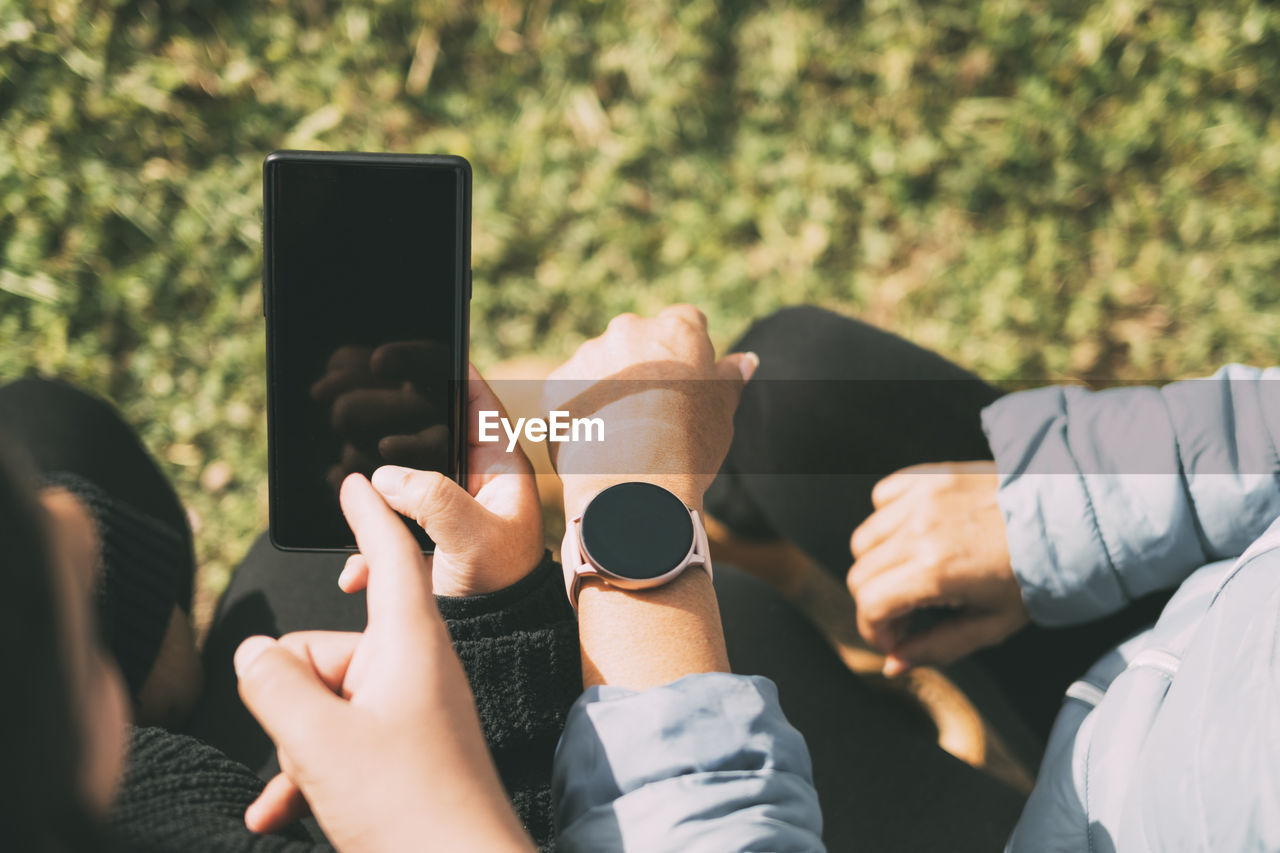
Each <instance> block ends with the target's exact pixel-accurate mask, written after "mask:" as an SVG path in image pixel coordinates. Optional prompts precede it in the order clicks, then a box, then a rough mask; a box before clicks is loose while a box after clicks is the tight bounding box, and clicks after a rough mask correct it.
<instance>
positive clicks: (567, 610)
mask: <svg viewBox="0 0 1280 853" xmlns="http://www.w3.org/2000/svg"><path fill="white" fill-rule="evenodd" d="M436 600H437V601H438V602H439V604H440V612H441V614H442V615H443V616H444V618H445V621H446V623H447V624H448V626H449V632H450V634H451V635H452V636H453V643H454V648H456V649H457V652H458V657H460V658H461V659H462V665H463V667H464V668H465V669H466V671H467V677H468V679H469V680H470V682H471V689H472V692H473V693H474V694H475V698H476V709H477V711H478V712H479V714H480V724H481V726H482V727H483V729H484V735H485V740H486V741H487V742H488V744H489V749H490V751H491V752H492V754H493V759H494V763H495V764H497V766H498V773H499V775H500V776H501V777H502V781H503V784H504V785H506V788H507V793H508V794H509V795H510V796H511V801H512V804H513V805H514V806H515V809H516V814H518V815H519V816H520V819H521V821H522V822H523V823H524V826H525V829H526V830H528V832H529V834H530V835H531V836H532V837H533V840H534V841H535V842H536V843H537V844H538V845H539V846H540V847H542V848H543V849H544V850H546V849H552V848H553V847H554V815H553V811H552V805H551V762H552V759H553V758H554V757H555V749H556V743H557V742H558V741H559V739H560V733H561V731H562V730H563V729H564V723H565V718H566V716H567V715H568V712H569V707H570V706H571V705H572V704H573V702H574V700H576V699H577V698H578V696H579V695H580V694H581V693H582V663H581V657H580V654H579V647H578V622H577V618H576V614H575V613H574V612H573V608H572V607H571V606H570V605H569V600H568V597H567V596H566V595H565V591H564V581H563V575H562V573H561V571H560V567H559V565H558V564H557V563H555V562H553V561H552V559H551V554H550V552H546V553H545V554H544V555H543V558H542V562H541V563H540V564H539V565H538V567H537V568H536V569H534V570H533V572H531V573H530V574H529V575H528V576H527V577H526V578H524V579H523V580H522V581H520V582H519V583H516V584H514V585H513V586H510V587H508V588H506V589H504V590H500V591H498V592H495V593H491V594H488V595H478V596H471V597H468V598H443V597H439V598H437V599H436Z"/></svg>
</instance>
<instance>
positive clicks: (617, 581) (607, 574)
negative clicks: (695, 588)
mask: <svg viewBox="0 0 1280 853" xmlns="http://www.w3.org/2000/svg"><path fill="white" fill-rule="evenodd" d="M560 557H561V561H562V563H563V567H564V586H565V592H567V593H568V594H569V602H570V603H571V604H572V605H573V607H574V609H575V610H576V609H577V608H578V590H579V589H580V587H581V586H582V580H583V578H588V577H598V578H600V579H601V580H603V581H604V582H605V583H607V584H609V585H610V586H616V587H619V588H621V589H632V590H640V589H651V588H653V587H658V586H662V585H663V584H667V583H670V582H671V581H673V580H675V579H676V578H677V577H679V576H680V574H681V573H682V572H683V571H684V570H685V569H687V568H689V567H690V566H701V567H702V568H704V569H706V571H707V574H708V575H710V574H711V556H710V554H709V553H708V547H707V531H706V528H705V527H704V526H703V524H702V518H701V517H700V516H699V515H698V513H697V511H696V510H692V509H689V507H687V506H685V505H684V502H683V501H682V500H680V498H678V497H676V496H675V495H674V494H672V493H671V492H669V491H667V490H666V489H664V488H662V487H661V486H655V485H653V484H652V483H642V482H635V483H619V484H617V485H616V486H610V487H609V488H607V489H605V490H604V491H602V492H599V493H597V494H596V496H595V497H593V498H592V499H591V501H590V503H588V504H587V508H586V509H585V510H583V511H582V515H580V516H578V517H577V518H575V519H573V520H572V521H571V522H569V529H568V530H567V531H565V536H564V547H563V549H562V550H561V555H560Z"/></svg>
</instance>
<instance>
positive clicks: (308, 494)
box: [263, 152, 471, 550]
mask: <svg viewBox="0 0 1280 853" xmlns="http://www.w3.org/2000/svg"><path fill="white" fill-rule="evenodd" d="M263 177H264V188H263V193H264V253H265V257H264V270H263V278H264V310H265V312H266V315H267V361H268V374H269V375H268V380H269V386H268V400H269V404H268V408H269V413H268V420H269V430H268V432H269V445H270V446H269V450H270V458H271V463H270V476H269V479H270V505H271V536H272V541H273V542H275V544H276V545H277V546H278V547H281V548H289V549H294V548H296V549H307V550H311V549H316V550H330V549H337V550H342V549H350V548H353V547H354V546H355V537H354V536H353V534H352V533H351V530H350V528H349V527H348V526H347V524H346V521H345V519H344V518H343V517H342V512H341V509H340V507H339V505H338V497H337V496H338V487H339V486H340V484H341V483H342V480H343V479H344V478H345V477H346V476H347V475H348V474H351V473H353V472H358V473H361V474H364V475H365V476H369V475H371V474H372V473H373V471H374V469H376V468H377V467H379V466H380V465H384V464H393V465H403V466H406V467H410V468H418V469H423V470H430V471H441V472H443V473H446V474H448V475H450V476H452V477H454V478H458V477H460V476H461V474H462V472H461V464H462V462H463V457H464V447H465V444H464V442H465V436H464V435H463V431H464V427H463V424H464V423H465V420H464V415H465V396H464V395H465V377H466V372H465V371H466V364H467V361H466V359H467V356H466V344H467V329H466V325H467V300H468V298H469V296H470V293H469V289H470V188H471V174H470V168H469V166H468V165H467V163H466V161H465V160H462V159H461V158H456V157H417V156H412V155H373V154H349V155H344V154H313V153H307V152H278V153H276V154H273V155H271V156H270V157H268V158H267V161H266V163H265V164H264V170H263ZM408 526H409V528H410V530H412V531H413V532H414V534H415V535H416V536H417V537H418V539H419V541H420V542H421V544H422V546H423V547H424V548H425V549H430V548H431V547H432V544H431V541H430V539H429V538H427V536H426V534H425V533H423V532H422V531H421V530H420V529H419V528H418V526H417V525H416V524H412V523H410V524H409V525H408Z"/></svg>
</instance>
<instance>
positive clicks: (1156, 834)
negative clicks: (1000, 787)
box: [983, 366, 1280, 853]
mask: <svg viewBox="0 0 1280 853" xmlns="http://www.w3.org/2000/svg"><path fill="white" fill-rule="evenodd" d="M983 426H984V428H985V429H986V431H987V435H988V438H989V439H990V442H991V447H992V450H993V451H994V453H995V457H996V462H997V465H998V467H999V469H1000V472H1001V485H1000V492H999V501H1000V506H1001V509H1002V510H1003V512H1004V516H1005V522H1006V525H1007V528H1008V539H1009V548H1010V553H1011V555H1012V558H1013V568H1014V572H1015V573H1016V574H1017V576H1018V581H1019V583H1020V584H1021V587H1022V594H1023V598H1024V600H1025V601H1026V603H1027V606H1028V608H1029V610H1030V611H1031V614H1032V617H1033V618H1034V619H1035V620H1036V621H1037V622H1039V623H1041V624H1045V625H1065V624H1073V623H1080V622H1085V621H1088V620H1090V619H1093V618H1096V617H1099V616H1103V615H1105V614H1107V613H1111V612H1114V611H1116V610H1119V609H1121V608H1122V607H1124V606H1125V605H1126V603H1128V602H1129V601H1131V600H1132V599H1134V598H1136V597H1138V596H1140V595H1143V594H1144V593H1147V592H1150V591H1152V590H1156V589H1170V588H1175V587H1176V588H1177V592H1176V593H1175V594H1174V596H1173V598H1172V599H1171V600H1170V601H1169V603H1168V605H1167V606H1166V607H1165V609H1164V612H1163V613H1162V614H1161V616H1160V619H1159V620H1158V621H1157V623H1156V624H1155V625H1154V626H1153V627H1152V628H1151V629H1149V630H1147V631H1145V632H1143V633H1141V634H1139V635H1137V636H1135V637H1133V638H1132V639H1130V640H1128V641H1126V642H1125V643H1124V644H1122V645H1121V646H1120V647H1118V648H1117V649H1115V650H1114V651H1112V652H1111V653H1109V654H1108V655H1106V656H1105V657H1104V658H1103V659H1102V660H1100V661H1098V663H1097V664H1096V665H1095V666H1094V667H1093V668H1092V669H1091V670H1090V671H1089V672H1088V673H1087V674H1085V675H1084V677H1083V678H1081V679H1080V681H1078V682H1076V683H1075V684H1073V685H1072V686H1071V688H1070V689H1069V690H1068V692H1067V698H1066V701H1065V702H1064V705H1063V708H1062V711H1061V712H1060V714H1059V716H1058V719H1057V721H1056V723H1055V725H1054V729H1053V733H1052V735H1051V736H1050V741H1049V745H1048V749H1047V751H1046V753H1045V757H1044V761H1043V764H1042V766H1041V769H1040V775H1039V778H1038V780H1037V782H1036V787H1035V790H1034V792H1033V793H1032V795H1031V798H1030V799H1029V801H1028V802H1027V805H1026V808H1025V810H1024V811H1023V814H1022V817H1021V819H1020V820H1019V822H1018V825H1017V827H1016V828H1015V830H1014V833H1013V836H1012V838H1011V839H1010V841H1009V845H1008V849H1009V850H1012V851H1035V853H1050V851H1112V850H1118V851H1147V850H1205V851H1215V853H1216V851H1233V853H1234V851H1252V850H1280V521H1278V520H1277V519H1278V518H1280V450H1278V448H1280V369H1278V368H1272V369H1270V370H1266V371H1263V370H1257V369H1253V368H1247V367H1240V366H1232V367H1228V368H1225V369H1223V370H1221V371H1219V372H1218V373H1217V374H1215V375H1214V376H1213V377H1211V378H1209V379H1201V380H1191V381H1187V382H1178V383H1174V384H1172V385H1168V386H1165V387H1164V388H1162V389H1153V388H1120V389H1111V390H1106V391H1100V392H1089V391H1085V390H1083V389H1079V388H1061V387H1059V388H1043V389H1038V390H1035V391H1028V392H1023V393H1018V394H1012V395H1010V396H1008V397H1005V398H1004V399H1002V400H1000V401H998V402H996V403H994V404H993V405H991V406H990V407H988V408H987V409H986V410H985V411H984V412H983Z"/></svg>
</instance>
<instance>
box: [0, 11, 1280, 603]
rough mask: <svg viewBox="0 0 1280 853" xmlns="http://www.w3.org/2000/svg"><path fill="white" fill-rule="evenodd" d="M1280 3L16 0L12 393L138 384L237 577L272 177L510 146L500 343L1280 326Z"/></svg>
mask: <svg viewBox="0 0 1280 853" xmlns="http://www.w3.org/2000/svg"><path fill="white" fill-rule="evenodd" d="M1278 106H1280V10H1278V9H1277V8H1276V7H1275V6H1274V5H1272V4H1269V3H1259V2H1225V3H1186V2H1179V3H1154V2H1145V0H1102V2H1094V3H1080V2H1065V0H1044V2H1013V0H973V2H960V1H959V0H939V2H932V3H918V2H910V0H865V2H863V3H861V4H859V3H851V2H845V1H844V0H825V2H823V1H822V0H818V1H817V2H801V3H786V2H757V3H745V2H732V1H731V0H722V2H718V3H717V2H710V0H689V2H680V1H679V0H662V2H656V1H655V2H630V3H604V2H574V3H569V2H563V3H562V2H548V0H534V2H530V3H516V2H510V0H487V2H480V3H475V4H469V5H465V6H464V5H463V4H454V3H445V2H412V1H411V0H377V1H376V2H368V1H367V2H359V3H356V2H353V3H335V2H324V0H306V2H301V3H286V2H280V0H276V2H248V0H228V2H218V0H185V2H184V0H165V2H158V1H157V0H143V2H112V0H96V1H95V0H86V2H71V0H32V2H24V3H18V2H13V0H0V252H2V257H0V342H2V343H0V377H12V376H16V375H19V374H21V373H22V372H24V371H26V370H29V369H38V370H41V371H44V372H47V373H52V374H59V375H62V376H65V377H67V378H70V379H72V380H75V381H77V382H79V383H82V384H83V385H85V386H87V387H89V388H91V389H94V390H96V391H98V392H100V393H102V394H105V395H107V396H109V397H111V398H112V399H114V400H115V401H116V402H117V403H118V404H119V405H120V406H121V407H122V408H123V410H124V412H125V414H126V416H127V417H128V418H129V419H130V420H131V421H132V422H134V423H135V424H137V425H138V426H139V428H140V429H141V431H142V435H143V437H144V439H145V441H146V442H147V444H148V445H149V446H150V447H151V448H152V449H153V450H154V451H155V453H156V454H157V456H159V457H160V459H161V460H162V461H163V464H164V465H165V467H166V469H167V471H168V473H169V474H170V475H172V477H173V478H174V480H175V482H176V483H177V485H178V489H179V491H180V493H181V495H182V497H183V499H184V500H185V501H186V503H187V505H188V507H189V508H190V511H191V514H192V517H193V520H194V522H195V526H196V529H197V539H198V551H199V558H200V560H201V563H202V565H203V572H204V574H203V578H202V587H203V589H204V590H205V593H206V594H205V599H206V600H207V599H208V597H209V594H210V593H212V592H215V591H216V590H218V589H220V588H221V587H222V585H223V584H225V581H226V578H227V576H228V573H229V572H230V570H231V568H232V567H233V566H234V565H235V563H236V561H237V560H238V559H239V558H240V557H241V556H242V554H243V552H244V550H245V549H246V547H247V546H248V543H249V542H250V541H251V539H252V537H253V536H254V535H255V533H256V532H257V531H259V530H260V529H262V527H263V526H264V524H265V506H266V504H265V497H266V495H265V483H264V469H265V462H266V444H265V429H264V414H263V412H264V403H265V387H264V375H263V374H264V356H263V329H262V318H261V316H260V313H259V284H260V278H259V267H260V263H261V240H260V233H259V224H260V213H261V208H260V205H261V201H260V199H261V187H260V163H261V160H262V157H263V156H264V155H265V154H266V153H268V152H269V151H271V150H273V149H276V148H282V147H299V148H326V149H365V150H388V151H420V152H451V153H456V154H461V155H463V156H465V157H467V158H468V159H470V160H471V162H472V164H473V165H474V168H475V205H474V218H475V224H474V254H475V261H474V263H475V281H476V285H475V298H474V302H473V321H472V335H473V351H474V356H475V359H476V360H477V362H478V363H479V364H480V365H481V367H482V368H483V366H484V365H486V364H492V363H493V362H495V361H496V360H498V359H502V358H505V357H508V356H511V355H515V354H521V353H526V352H531V351H537V352H539V353H542V354H546V355H552V356H557V355H564V354H567V353H568V352H569V351H571V350H572V348H573V347H574V346H575V345H576V344H577V343H578V342H579V341H581V340H582V339H583V338H584V337H586V336H590V335H593V334H596V333H598V332H599V330H600V329H601V328H602V327H603V325H604V324H605V323H606V322H607V320H608V319H609V318H610V317H611V316H612V315H614V314H615V313H618V312H620V311H626V310H630V311H637V312H641V313H644V312H652V311H654V310H656V309H657V308H659V307H661V306H663V305H665V304H667V303H670V302H673V301H677V300H687V301H690V302H693V303H695V304H697V305H699V306H700V307H702V308H703V309H704V310H705V311H706V312H707V314H708V315H709V317H710V320H711V328H712V330H713V335H714V337H715V338H716V340H717V343H718V344H725V343H728V342H729V341H730V340H731V339H732V338H733V337H734V336H735V335H736V334H738V333H739V332H741V331H742V330H743V329H744V328H745V326H746V325H747V323H748V322H749V321H750V320H751V318H753V317H755V316H758V315H761V314H764V313H766V312H768V311H770V310H772V309H774V308H776V307H778V306H781V305H785V304H792V303H798V302H816V303H820V304H823V305H826V306H829V307H832V308H834V309H836V310H839V311H843V312H845V313H849V314H855V315H858V316H861V317H864V318H866V319H869V320H871V321H873V322H876V323H879V324H881V325H884V326H886V327H888V328H890V329H893V330H895V331H897V332H900V333H902V334H904V335H907V336H909V337H911V338H914V339H915V340H917V341H919V342H921V343H923V344H925V345H927V346H931V347H934V348H936V349H938V350H940V351H942V352H943V353H945V354H947V355H948V356H951V357H952V358H954V359H957V360H959V361H960V362H962V363H964V364H967V365H969V366H972V367H974V368H976V369H977V370H979V371H981V372H982V373H983V374H985V375H987V376H989V377H992V378H995V379H1011V378H1021V379H1027V378H1034V379H1074V378H1085V379H1090V378H1092V379H1108V378H1120V379H1151V380H1163V379H1168V378H1174V377H1178V376H1182V375H1187V374H1196V373H1204V372H1207V371H1209V370H1211V369H1212V368H1214V367H1215V366H1216V365H1218V364H1219V363H1221V362H1224V361H1227V360H1243V361H1250V362H1255V363H1263V362H1267V363H1271V362H1275V361H1276V360H1277V358H1276V356H1277V343H1278V342H1280V310H1278V309H1280V216H1278V208H1280V110H1277V107H1278Z"/></svg>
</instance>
